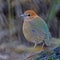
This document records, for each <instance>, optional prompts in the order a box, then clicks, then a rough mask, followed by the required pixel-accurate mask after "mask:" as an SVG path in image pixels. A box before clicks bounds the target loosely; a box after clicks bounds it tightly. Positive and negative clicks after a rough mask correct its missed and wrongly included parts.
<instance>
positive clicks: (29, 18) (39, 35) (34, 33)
mask: <svg viewBox="0 0 60 60" xmlns="http://www.w3.org/2000/svg"><path fill="white" fill-rule="evenodd" d="M21 16H23V17H24V19H23V20H24V21H23V27H22V30H23V34H24V36H25V38H26V40H27V41H29V42H32V43H34V48H35V47H36V46H37V45H38V44H41V43H43V44H42V47H44V45H46V46H49V45H50V43H49V41H50V32H49V29H48V26H47V23H46V22H45V21H44V20H43V19H42V18H41V17H40V16H38V15H37V13H36V12H35V11H33V10H27V11H25V12H24V13H23V14H22V15H21Z"/></svg>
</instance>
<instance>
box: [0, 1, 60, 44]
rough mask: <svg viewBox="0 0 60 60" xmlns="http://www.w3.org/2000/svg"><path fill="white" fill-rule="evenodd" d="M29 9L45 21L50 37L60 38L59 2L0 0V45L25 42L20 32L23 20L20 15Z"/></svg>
mask: <svg viewBox="0 0 60 60" xmlns="http://www.w3.org/2000/svg"><path fill="white" fill-rule="evenodd" d="M29 9H32V10H34V11H35V12H36V13H37V14H38V15H39V16H40V17H42V18H43V19H44V20H45V21H46V23H47V24H48V27H49V30H50V33H51V35H52V37H56V38H60V1H59V0H0V44H1V43H2V42H11V41H20V43H24V42H25V41H24V40H25V37H24V35H23V32H22V25H23V18H21V17H20V15H21V14H22V13H24V11H26V10H29Z"/></svg>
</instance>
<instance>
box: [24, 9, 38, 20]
mask: <svg viewBox="0 0 60 60" xmlns="http://www.w3.org/2000/svg"><path fill="white" fill-rule="evenodd" d="M24 14H25V15H26V16H25V19H33V18H35V17H36V16H37V14H36V13H35V12H34V11H33V10H27V11H25V12H24Z"/></svg>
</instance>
